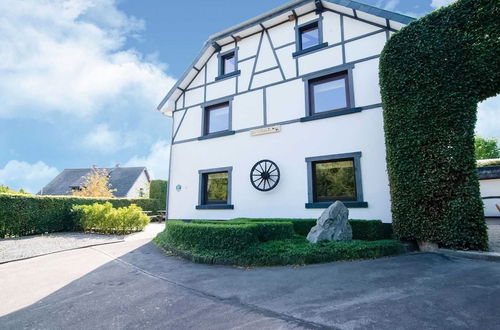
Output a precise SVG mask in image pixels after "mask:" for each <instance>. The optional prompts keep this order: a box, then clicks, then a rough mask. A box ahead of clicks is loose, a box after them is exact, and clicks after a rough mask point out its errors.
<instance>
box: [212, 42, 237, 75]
mask: <svg viewBox="0 0 500 330" xmlns="http://www.w3.org/2000/svg"><path fill="white" fill-rule="evenodd" d="M237 52H238V47H236V48H234V49H231V50H229V51H227V52H224V53H219V56H218V57H219V76H218V77H216V78H215V80H220V79H225V78H229V77H233V76H236V75H238V74H239V73H240V70H238V53H237Z"/></svg>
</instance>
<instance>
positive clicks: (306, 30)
mask: <svg viewBox="0 0 500 330" xmlns="http://www.w3.org/2000/svg"><path fill="white" fill-rule="evenodd" d="M327 46H328V43H327V42H323V18H322V17H320V18H317V19H315V20H312V21H309V22H306V23H304V24H301V25H298V26H296V27H295V48H296V51H295V53H293V54H292V56H293V57H296V56H301V55H304V54H308V53H310V52H313V51H316V50H319V49H322V48H325V47H327Z"/></svg>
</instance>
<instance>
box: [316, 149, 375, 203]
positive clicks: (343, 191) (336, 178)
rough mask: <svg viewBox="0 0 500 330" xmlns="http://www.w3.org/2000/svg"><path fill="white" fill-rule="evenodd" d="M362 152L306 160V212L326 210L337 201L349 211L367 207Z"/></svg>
mask: <svg viewBox="0 0 500 330" xmlns="http://www.w3.org/2000/svg"><path fill="white" fill-rule="evenodd" d="M360 159H361V152H353V153H346V154H338V155H328V156H319V157H309V158H306V162H307V170H308V203H306V208H326V207H328V206H329V205H330V204H331V203H333V202H335V201H342V202H343V203H344V204H346V206H348V207H367V206H368V203H366V202H364V201H363V188H362V184H361V162H360Z"/></svg>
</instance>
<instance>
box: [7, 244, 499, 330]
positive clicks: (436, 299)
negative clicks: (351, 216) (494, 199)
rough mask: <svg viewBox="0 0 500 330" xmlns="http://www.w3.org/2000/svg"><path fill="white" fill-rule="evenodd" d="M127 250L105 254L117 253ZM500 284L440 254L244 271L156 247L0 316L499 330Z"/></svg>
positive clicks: (477, 267)
mask: <svg viewBox="0 0 500 330" xmlns="http://www.w3.org/2000/svg"><path fill="white" fill-rule="evenodd" d="M119 244H122V243H119ZM119 244H113V245H109V246H102V247H99V248H97V249H98V250H99V251H100V252H102V253H105V254H107V255H109V256H113V254H114V253H115V252H116V251H114V249H117V248H118V247H117V245H119ZM499 278H500V267H499V266H498V263H492V262H486V261H480V260H466V259H458V258H447V257H444V256H442V255H438V254H431V253H428V254H411V255H404V256H399V257H391V258H383V259H377V260H366V261H354V262H337V263H329V264H319V265H311V266H306V267H269V268H258V269H239V268H233V267H224V266H207V265H200V264H192V263H190V262H187V261H185V260H182V259H178V258H176V257H167V256H164V255H163V254H162V252H161V251H160V250H159V249H158V248H157V247H156V246H154V245H153V244H152V243H148V244H146V245H143V246H141V247H139V248H137V249H135V250H132V251H131V252H129V253H127V254H125V255H122V256H120V257H118V258H117V259H115V260H113V261H110V262H108V263H106V264H105V265H103V266H101V267H99V268H97V269H95V270H94V271H92V272H90V273H88V274H87V275H85V276H83V277H81V278H79V279H77V280H75V281H73V282H71V283H70V284H68V285H66V286H65V287H63V288H62V289H60V290H58V291H56V292H54V293H53V294H51V295H49V296H47V297H45V298H43V299H41V300H40V301H38V302H36V303H35V304H32V305H30V306H28V307H26V308H23V309H21V310H18V311H16V312H14V313H11V314H9V315H6V316H4V317H2V318H0V328H2V329H13V328H23V327H27V328H48V329H53V328H71V329H83V328H86V329H118V328H175V329H188V328H197V329H199V328H212V329H227V328H234V327H237V326H241V327H242V328H248V329H279V328H287V329H288V328H302V327H305V328H315V327H322V326H328V327H332V328H345V329H348V328H349V329H353V328H354V329H356V328H379V329H392V328H398V329H422V328H436V329H470V328H481V329H494V328H497V326H498V324H500V314H499V313H498V310H499V308H500V282H499V281H498V279H499Z"/></svg>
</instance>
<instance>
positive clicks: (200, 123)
mask: <svg viewBox="0 0 500 330" xmlns="http://www.w3.org/2000/svg"><path fill="white" fill-rule="evenodd" d="M412 21H413V18H410V17H407V16H404V15H400V14H397V13H393V12H389V11H386V10H382V9H378V8H374V7H371V6H367V5H364V4H360V3H357V2H355V1H349V0H328V1H325V0H324V1H313V0H302V1H300V0H299V1H293V2H291V3H288V4H286V5H284V6H281V7H279V8H277V9H275V10H272V11H270V12H268V13H265V14H263V15H261V16H259V17H257V18H254V19H251V20H249V21H246V22H243V23H241V24H239V25H237V26H234V27H232V28H230V29H228V30H225V31H222V32H220V33H217V34H215V35H213V36H211V37H210V39H209V40H208V41H207V42H206V43H205V46H204V47H203V50H202V51H201V53H200V54H199V55H198V56H197V57H196V59H195V60H194V62H193V64H192V65H191V66H190V67H189V68H188V69H187V71H186V72H185V74H184V75H183V76H182V77H181V79H180V80H179V81H178V82H177V84H176V85H175V86H174V87H173V88H172V89H171V90H170V91H169V92H168V94H167V96H166V97H165V98H164V100H163V101H162V102H161V104H160V105H159V106H158V110H160V111H161V112H162V113H164V114H165V115H168V116H172V117H173V124H172V125H173V127H172V132H173V137H172V147H171V161H170V178H169V183H168V184H169V191H170V193H169V194H168V196H169V197H168V210H169V214H168V217H169V218H171V219H230V218H235V217H259V218H269V217H287V218H313V217H317V216H319V215H320V213H321V212H322V211H323V209H325V208H326V207H328V206H329V205H330V204H331V203H332V202H333V201H335V200H341V201H343V202H344V203H345V204H346V205H347V207H349V209H350V217H351V218H358V219H382V220H383V221H385V222H390V221H391V205H390V195H389V183H388V176H387V172H386V162H385V157H386V153H385V141H384V130H383V118H382V107H381V97H380V89H379V77H378V64H379V57H380V52H381V51H382V48H383V47H384V45H385V43H386V42H387V40H388V39H389V38H390V37H391V35H392V34H393V33H395V32H397V31H398V30H400V29H401V28H402V27H404V26H405V25H406V24H408V23H410V22H412ZM262 160H268V161H265V162H261V163H259V161H262Z"/></svg>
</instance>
